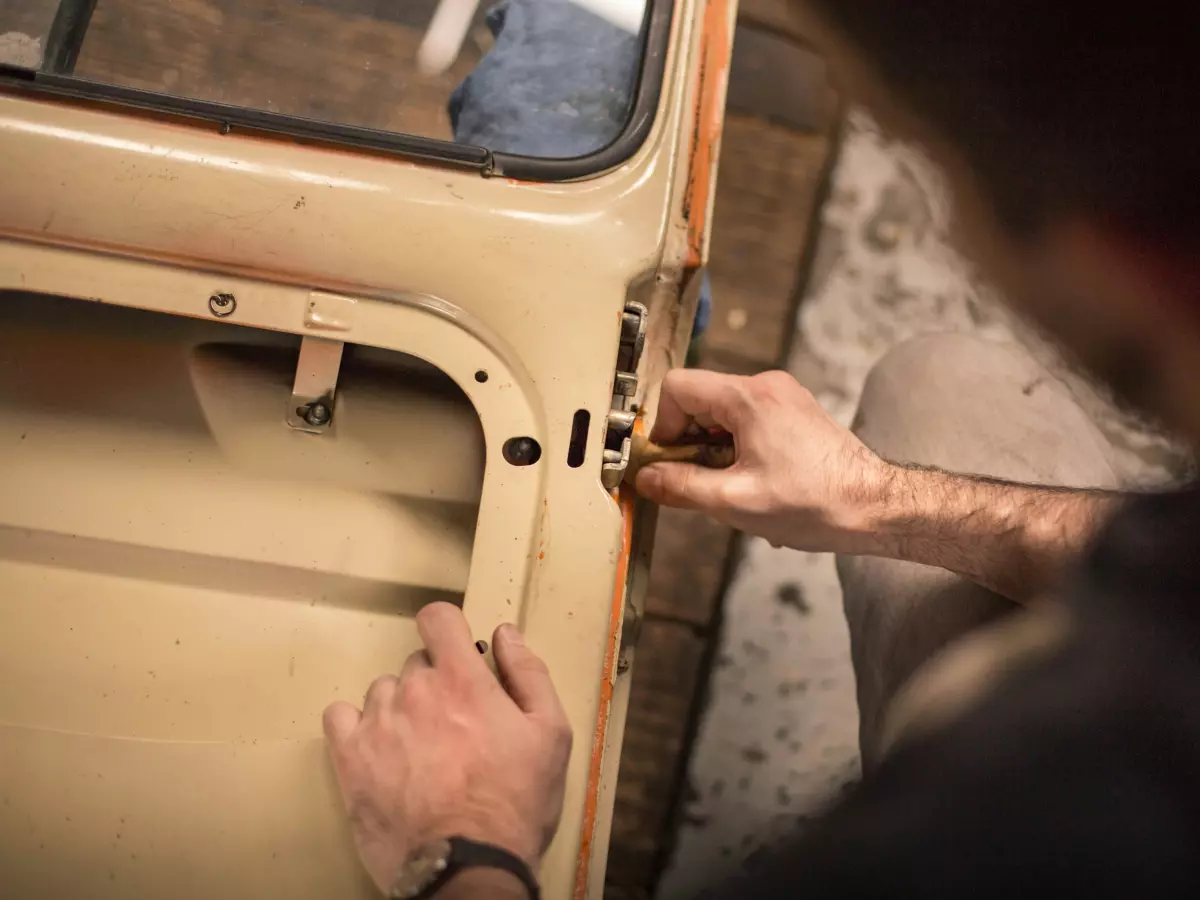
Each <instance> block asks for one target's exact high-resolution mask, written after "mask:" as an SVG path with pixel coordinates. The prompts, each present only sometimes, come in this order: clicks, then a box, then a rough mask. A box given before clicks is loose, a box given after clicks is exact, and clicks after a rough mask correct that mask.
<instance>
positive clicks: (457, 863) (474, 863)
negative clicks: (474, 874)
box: [416, 837, 541, 900]
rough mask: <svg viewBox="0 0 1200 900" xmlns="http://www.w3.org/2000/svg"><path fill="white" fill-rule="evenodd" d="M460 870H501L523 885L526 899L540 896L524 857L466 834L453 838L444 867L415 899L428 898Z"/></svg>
mask: <svg viewBox="0 0 1200 900" xmlns="http://www.w3.org/2000/svg"><path fill="white" fill-rule="evenodd" d="M463 869H502V870H503V871H505V872H508V873H509V874H511V875H513V876H514V877H516V878H517V879H518V880H519V881H520V882H521V884H523V885H525V890H526V891H527V892H528V893H529V900H540V898H541V890H540V889H539V888H538V883H537V879H536V878H535V877H534V875H533V872H532V870H531V869H530V868H529V865H528V864H527V863H526V862H525V860H523V859H521V858H520V857H518V856H516V855H515V854H513V853H510V852H509V851H507V850H505V849H504V848H503V847H497V846H496V845H495V844H485V843H483V842H482V841H473V840H471V839H470V838H465V837H452V838H450V856H449V858H448V859H447V860H446V868H445V870H444V871H443V872H442V873H441V875H439V876H438V878H437V880H436V881H434V882H433V883H432V884H430V885H429V887H427V888H426V889H425V890H424V891H422V892H421V893H420V894H418V895H417V897H416V900H430V898H432V897H434V896H435V895H436V894H437V892H438V891H439V890H441V889H442V887H444V886H445V885H446V883H447V882H449V881H450V880H451V879H452V878H453V877H454V876H455V875H456V874H458V873H459V872H461V871H462V870H463Z"/></svg>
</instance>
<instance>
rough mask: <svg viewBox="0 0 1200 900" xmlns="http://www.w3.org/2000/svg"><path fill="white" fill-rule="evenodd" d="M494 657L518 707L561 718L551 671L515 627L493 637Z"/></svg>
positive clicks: (504, 628)
mask: <svg viewBox="0 0 1200 900" xmlns="http://www.w3.org/2000/svg"><path fill="white" fill-rule="evenodd" d="M492 653H493V655H494V656H495V657H496V668H497V670H498V671H499V673H500V681H501V682H502V683H503V684H504V688H505V690H507V691H508V695H509V696H510V697H512V698H513V700H514V701H515V702H516V704H517V706H519V707H520V708H521V709H522V710H523V711H524V712H527V713H529V714H530V715H537V716H546V717H551V716H562V715H564V713H563V711H562V704H561V703H559V700H558V693H557V692H556V691H555V690H554V683H553V682H551V681H550V670H549V669H547V668H546V664H545V663H544V662H542V660H541V658H540V657H538V656H537V654H535V653H534V652H533V651H532V650H530V649H529V648H528V647H527V646H525V641H524V640H523V639H522V637H521V633H520V632H519V631H517V628H516V626H515V625H501V626H500V627H499V628H497V629H496V633H495V634H493V635H492Z"/></svg>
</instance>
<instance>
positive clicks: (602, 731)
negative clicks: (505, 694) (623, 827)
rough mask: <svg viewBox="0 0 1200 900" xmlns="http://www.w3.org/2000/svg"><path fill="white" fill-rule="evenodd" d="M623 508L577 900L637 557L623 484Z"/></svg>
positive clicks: (629, 494)
mask: <svg viewBox="0 0 1200 900" xmlns="http://www.w3.org/2000/svg"><path fill="white" fill-rule="evenodd" d="M618 497H619V503H620V506H621V552H620V554H619V556H618V557H617V573H616V582H615V584H614V585H613V598H612V608H611V609H610V610H609V614H608V649H607V650H606V651H605V654H604V668H603V670H602V672H601V676H600V708H599V709H598V710H597V711H596V729H595V731H594V732H593V734H592V759H591V763H590V764H589V766H588V786H587V798H586V800H585V801H584V808H583V830H582V832H581V834H580V839H579V859H578V861H577V862H576V864H575V890H574V892H573V893H572V897H573V898H574V900H585V898H586V897H587V885H588V871H589V869H590V867H591V862H592V839H593V838H594V837H595V832H596V815H597V811H598V809H597V808H598V805H599V800H600V775H601V770H602V768H603V764H604V742H605V740H606V739H607V737H608V717H609V712H610V711H611V709H612V695H613V681H614V679H615V676H616V665H617V649H618V647H619V645H620V631H621V617H622V614H623V613H624V610H625V588H626V582H627V581H628V576H629V560H630V558H631V556H632V554H633V509H634V502H635V500H636V497H635V494H634V490H633V488H631V487H629V486H628V485H621V488H620V493H619V495H618Z"/></svg>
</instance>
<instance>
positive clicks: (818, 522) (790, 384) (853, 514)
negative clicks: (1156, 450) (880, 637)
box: [637, 369, 1118, 602]
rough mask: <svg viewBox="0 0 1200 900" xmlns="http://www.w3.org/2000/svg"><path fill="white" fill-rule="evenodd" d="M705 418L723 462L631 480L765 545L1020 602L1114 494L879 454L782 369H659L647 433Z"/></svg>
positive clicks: (693, 426)
mask: <svg viewBox="0 0 1200 900" xmlns="http://www.w3.org/2000/svg"><path fill="white" fill-rule="evenodd" d="M714 427H719V428H724V429H725V430H726V431H728V432H730V433H731V434H732V435H733V440H734V446H735V449H736V450H737V461H736V462H735V463H734V464H733V465H732V466H731V467H730V468H728V469H705V468H702V467H700V466H696V465H691V464H689V463H654V464H653V465H649V466H646V467H645V468H644V469H642V470H641V471H640V472H638V475H637V489H638V491H639V492H641V494H642V495H643V496H645V497H647V498H649V499H650V500H654V501H656V502H658V503H662V504H664V505H666V506H682V507H688V508H692V509H700V510H703V511H705V512H707V513H708V514H709V515H711V516H712V517H713V518H715V519H718V520H719V521H722V522H725V523H727V524H729V525H732V526H733V527H734V528H738V529H740V530H742V531H746V532H749V533H750V534H756V535H759V536H760V537H765V538H766V539H767V540H769V541H770V542H771V543H772V544H775V545H776V546H787V547H794V548H796V549H798V550H809V551H815V552H829V551H832V552H836V553H851V554H856V553H857V554H866V555H871V556H883V557H888V558H891V559H902V560H907V561H909V562H915V563H921V564H923V565H928V566H940V567H941V568H944V569H949V570H950V571H951V572H957V573H958V574H960V575H964V576H966V577H967V578H970V579H971V580H972V581H975V582H976V583H978V584H981V585H983V586H984V587H986V588H989V589H991V590H993V591H996V592H997V593H999V594H1003V595H1004V596H1006V597H1009V598H1011V599H1013V600H1017V601H1018V602H1024V601H1027V600H1029V599H1032V598H1033V597H1035V596H1037V595H1039V594H1041V593H1044V592H1045V591H1047V590H1048V589H1051V588H1053V586H1054V584H1055V582H1056V581H1057V579H1058V577H1059V575H1060V574H1061V573H1062V571H1063V569H1064V567H1065V566H1066V565H1067V564H1068V563H1069V562H1070V560H1072V559H1073V558H1074V557H1075V556H1076V554H1077V553H1078V552H1079V551H1080V550H1081V549H1082V548H1083V546H1084V545H1085V544H1086V543H1087V542H1088V540H1090V539H1091V536H1092V534H1093V533H1094V532H1095V529H1096V527H1097V525H1098V524H1099V523H1100V522H1102V521H1104V519H1105V518H1106V517H1107V515H1108V514H1109V513H1110V512H1111V511H1112V509H1113V508H1114V506H1115V505H1116V503H1117V502H1118V497H1117V495H1114V494H1111V493H1108V492H1104V491H1089V490H1073V489H1067V488H1054V487H1043V486H1035V485H1025V484H1014V483H1012V482H1006V481H999V480H997V479H994V478H984V477H981V476H975V475H954V474H951V473H948V472H941V471H938V470H936V469H925V468H921V467H919V466H905V465H899V464H895V463H890V462H886V461H884V460H882V459H880V458H879V457H878V456H876V455H875V454H874V453H873V452H871V450H869V449H868V448H867V447H866V446H865V445H864V444H863V443H862V441H860V440H859V439H858V438H857V437H855V436H854V435H853V434H852V433H851V432H849V431H848V430H846V429H845V428H843V427H842V426H841V425H839V424H837V423H836V422H834V421H833V419H831V418H829V416H828V414H827V413H826V412H825V411H824V410H823V409H821V407H820V406H819V405H818V404H817V401H816V400H814V399H813V396H812V394H810V393H809V392H808V391H806V390H805V389H804V388H802V387H801V386H800V385H799V384H798V383H797V382H796V380H795V379H794V378H792V377H791V376H790V375H787V374H786V373H784V372H767V373H765V374H762V375H755V376H754V377H752V378H743V377H738V376H734V375H719V374H717V373H716V372H703V371H699V370H691V369H678V370H675V371H672V372H670V373H668V374H667V377H666V378H665V379H664V380H663V385H662V396H661V398H660V399H659V405H658V419H657V420H656V421H655V423H654V431H653V433H652V434H651V438H652V439H653V440H655V441H657V442H659V443H670V442H672V441H675V440H678V439H680V438H685V437H687V436H689V433H690V432H691V431H693V430H698V429H708V428H714Z"/></svg>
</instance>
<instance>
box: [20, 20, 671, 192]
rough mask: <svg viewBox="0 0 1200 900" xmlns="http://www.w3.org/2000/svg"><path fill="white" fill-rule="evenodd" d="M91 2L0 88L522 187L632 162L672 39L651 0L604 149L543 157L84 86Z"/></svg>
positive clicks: (59, 23)
mask: <svg viewBox="0 0 1200 900" xmlns="http://www.w3.org/2000/svg"><path fill="white" fill-rule="evenodd" d="M95 5H96V0H62V3H61V4H60V6H59V10H58V13H57V15H56V16H55V19H54V24H53V25H52V27H51V29H50V37H49V39H48V41H47V47H46V53H45V56H44V60H45V61H44V63H43V69H42V71H32V70H29V69H23V68H18V67H16V66H10V65H5V64H3V63H0V88H4V87H8V88H11V89H15V90H18V91H22V92H27V93H34V94H50V95H53V96H58V97H67V98H72V99H79V100H92V101H99V102H101V103H111V104H115V105H118V106H125V107H132V108H135V109H144V110H149V111H154V112H167V113H171V114H173V115H178V116H183V117H186V118H190V119H198V120H202V121H207V122H214V123H216V124H218V125H219V126H220V128H221V132H222V133H223V134H227V133H229V132H230V131H233V130H235V129H248V130H251V131H260V132H269V133H273V134H283V135H289V136H292V137H298V138H302V139H307V140H313V141H320V142H324V143H331V144H337V145H345V146H351V147H361V148H364V149H369V150H377V151H381V152H384V153H391V154H395V155H396V156H401V157H405V158H409V159H420V160H428V161H432V162H441V163H448V164H450V165H457V166H463V167H466V168H472V169H476V170H478V171H479V173H480V174H481V175H484V176H490V175H503V176H506V177H508V178H515V179H519V180H522V181H541V182H547V181H572V180H575V179H579V178H584V177H586V176H588V175H594V174H596V173H598V172H603V171H605V170H607V169H611V168H612V167H613V166H616V165H619V164H620V163H622V162H624V161H625V160H627V159H629V157H631V156H632V155H633V154H634V153H636V152H637V150H638V148H639V147H641V145H642V143H643V142H644V141H645V140H646V136H647V135H648V134H649V133H650V129H651V127H652V126H653V124H654V117H655V115H656V113H657V112H658V104H659V98H660V97H661V96H662V86H663V79H664V77H665V67H666V57H667V46H668V44H669V42H670V35H671V18H672V14H673V7H674V5H675V4H674V0H651V4H650V8H649V10H648V12H647V17H646V22H645V25H644V26H643V28H642V46H643V55H642V68H641V70H640V72H639V74H638V83H637V88H636V90H635V92H634V99H633V103H632V106H631V110H630V115H629V118H628V119H627V120H626V123H625V127H624V128H623V129H622V130H621V133H620V134H619V135H618V136H617V137H616V139H615V140H613V142H612V143H610V144H609V145H608V146H606V147H603V148H601V149H600V150H598V151H596V152H595V153H592V154H589V155H587V156H578V157H574V158H572V159H542V158H539V157H535V156H519V155H516V154H509V153H492V152H491V151H490V150H488V149H487V148H485V147H477V146H474V145H471V144H456V143H454V142H452V141H442V140H436V139H434V138H425V137H419V136H417V135H410V134H396V133H393V132H389V131H380V130H378V129H375V128H364V127H361V126H357V125H339V124H337V123H334V122H324V121H320V120H318V119H309V118H305V117H303V116H291V115H285V114H283V113H275V112H268V111H265V110H257V109H249V108H246V107H241V106H230V105H228V104H224V103H211V102H208V101H205V100H191V99H188V98H186V97H176V96H172V95H170V94H163V93H159V92H157V91H146V90H141V89H139V88H129V87H123V86H121V85H115V84H106V83H102V82H97V81H89V80H87V79H84V78H79V77H76V76H75V75H74V74H73V73H74V70H75V62H76V60H77V59H78V56H79V50H80V47H82V45H83V40H84V37H85V35H86V32H87V26H88V22H89V21H90V19H91V15H92V10H93V8H94V7H95Z"/></svg>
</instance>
